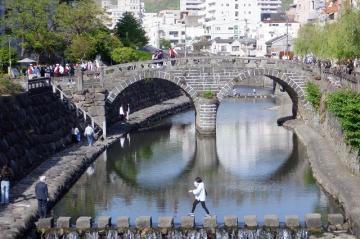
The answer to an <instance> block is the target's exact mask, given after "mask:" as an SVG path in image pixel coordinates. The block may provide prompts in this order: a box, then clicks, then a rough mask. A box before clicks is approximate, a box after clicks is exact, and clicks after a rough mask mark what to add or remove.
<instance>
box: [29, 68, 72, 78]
mask: <svg viewBox="0 0 360 239" xmlns="http://www.w3.org/2000/svg"><path fill="white" fill-rule="evenodd" d="M74 74H75V67H74V65H72V64H65V65H64V66H63V65H61V64H55V65H33V64H30V65H29V66H28V68H27V70H26V75H27V76H28V78H29V79H30V80H31V79H33V78H39V77H60V76H74Z"/></svg>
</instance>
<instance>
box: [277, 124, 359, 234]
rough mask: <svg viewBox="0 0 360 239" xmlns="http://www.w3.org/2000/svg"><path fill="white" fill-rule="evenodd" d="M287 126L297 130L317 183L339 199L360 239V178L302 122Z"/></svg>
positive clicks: (328, 144) (329, 145)
mask: <svg viewBox="0 0 360 239" xmlns="http://www.w3.org/2000/svg"><path fill="white" fill-rule="evenodd" d="M284 126H287V127H289V128H292V129H294V131H295V132H296V134H297V135H298V137H299V138H300V139H301V141H302V142H303V143H304V144H305V146H306V149H307V154H308V157H309V160H310V163H311V166H312V170H313V173H314V176H315V178H316V180H317V181H318V182H319V183H320V184H321V185H322V186H323V187H324V188H325V190H326V191H327V192H328V193H330V194H331V195H332V196H334V197H335V198H337V199H338V200H339V202H340V204H342V206H343V207H344V209H345V213H346V217H348V218H350V219H351V223H352V230H353V233H354V234H355V235H356V236H357V238H360V177H358V176H355V175H353V174H352V173H351V172H350V171H349V170H348V168H347V166H346V165H344V164H343V163H342V162H341V161H340V159H339V158H338V156H337V154H336V152H335V151H334V149H333V147H332V146H331V144H330V143H329V142H328V141H327V140H326V139H325V138H324V137H322V136H321V135H320V133H318V132H317V131H316V130H314V129H313V128H311V127H309V126H308V125H305V123H304V122H303V121H300V120H291V121H288V122H286V123H285V125H284Z"/></svg>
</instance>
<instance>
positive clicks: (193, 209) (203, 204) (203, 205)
mask: <svg viewBox="0 0 360 239" xmlns="http://www.w3.org/2000/svg"><path fill="white" fill-rule="evenodd" d="M199 202H201V206H202V207H203V208H204V210H205V212H206V213H207V214H210V212H209V210H208V209H207V207H206V205H205V201H199V200H196V199H195V201H194V203H193V207H192V210H191V212H192V213H194V211H195V208H196V206H197V205H198V204H199Z"/></svg>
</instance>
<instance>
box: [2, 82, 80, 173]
mask: <svg viewBox="0 0 360 239" xmlns="http://www.w3.org/2000/svg"><path fill="white" fill-rule="evenodd" d="M76 123H77V119H76V116H75V115H74V114H72V113H71V111H70V110H69V109H67V108H66V107H65V105H64V104H63V103H62V102H61V101H60V100H59V99H58V97H57V96H55V95H53V94H52V93H51V90H50V89H49V90H48V91H47V92H45V93H43V94H39V95H33V96H30V95H29V94H20V95H17V96H1V97H0V167H2V166H3V165H4V164H5V163H6V162H8V163H9V164H10V166H11V168H12V170H13V172H15V180H19V179H20V178H22V177H23V176H24V175H26V174H27V173H29V172H30V171H31V170H32V169H34V167H36V166H37V165H39V164H40V163H41V162H42V161H44V160H45V159H46V158H47V157H48V156H50V155H52V154H54V153H55V152H58V151H60V150H63V149H64V148H66V147H67V146H68V145H70V144H71V143H72V140H71V128H72V127H73V126H74V125H75V124H76Z"/></svg>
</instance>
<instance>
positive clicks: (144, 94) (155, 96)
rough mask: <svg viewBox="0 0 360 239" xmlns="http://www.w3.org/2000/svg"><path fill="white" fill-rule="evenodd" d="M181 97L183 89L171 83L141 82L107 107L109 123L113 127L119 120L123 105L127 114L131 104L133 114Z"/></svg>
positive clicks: (159, 81)
mask: <svg viewBox="0 0 360 239" xmlns="http://www.w3.org/2000/svg"><path fill="white" fill-rule="evenodd" d="M181 95H183V92H182V91H181V89H180V88H179V87H178V86H176V85H175V84H173V83H171V82H169V81H165V80H158V79H157V80H144V81H139V82H137V83H135V84H133V85H130V86H129V87H128V88H126V89H125V90H124V91H123V92H122V93H121V94H120V95H119V96H118V97H117V99H116V100H115V101H114V102H113V103H111V104H107V105H106V114H107V115H106V117H107V120H108V121H107V122H108V124H109V125H111V124H113V123H115V122H116V121H118V120H119V108H120V106H121V105H123V107H124V111H125V112H126V111H127V107H128V104H129V106H130V112H131V113H132V112H134V111H138V110H141V109H144V108H147V107H149V106H152V105H156V104H159V103H160V102H163V101H166V100H169V99H173V98H176V97H179V96H181Z"/></svg>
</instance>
